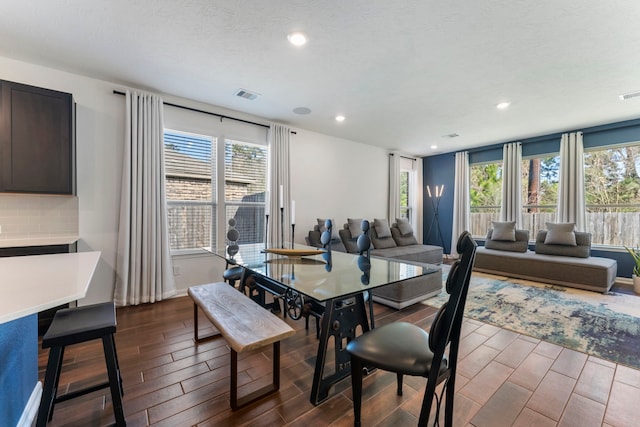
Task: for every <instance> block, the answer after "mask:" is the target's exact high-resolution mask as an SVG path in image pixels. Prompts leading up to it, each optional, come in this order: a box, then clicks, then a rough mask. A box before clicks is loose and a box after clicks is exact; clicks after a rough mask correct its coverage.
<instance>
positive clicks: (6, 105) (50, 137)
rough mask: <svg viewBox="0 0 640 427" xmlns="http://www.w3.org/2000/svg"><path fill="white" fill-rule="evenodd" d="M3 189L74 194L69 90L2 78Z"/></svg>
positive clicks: (0, 152)
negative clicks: (52, 88) (63, 90)
mask: <svg viewBox="0 0 640 427" xmlns="http://www.w3.org/2000/svg"><path fill="white" fill-rule="evenodd" d="M0 92H1V93H0V96H1V99H0V103H1V108H0V111H1V113H0V115H1V116H2V118H1V119H0V165H1V166H2V176H1V177H0V191H15V192H29V193H56V194H72V191H73V188H72V179H73V174H72V166H73V165H72V155H73V128H72V118H73V111H72V108H73V101H72V97H71V95H70V94H68V93H63V92H57V91H53V90H48V89H42V88H38V87H33V86H28V85H23V84H19V83H13V82H6V81H3V82H1V86H0Z"/></svg>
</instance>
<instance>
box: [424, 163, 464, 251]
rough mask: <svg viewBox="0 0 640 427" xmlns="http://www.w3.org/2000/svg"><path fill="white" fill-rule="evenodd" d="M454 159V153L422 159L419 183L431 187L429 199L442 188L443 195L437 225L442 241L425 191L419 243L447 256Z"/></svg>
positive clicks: (450, 226) (450, 222)
mask: <svg viewBox="0 0 640 427" xmlns="http://www.w3.org/2000/svg"><path fill="white" fill-rule="evenodd" d="M455 159H456V158H455V155H454V154H453V153H448V154H442V155H439V156H432V157H425V158H424V159H423V163H422V183H423V185H424V186H425V189H426V186H427V185H429V186H430V187H431V192H432V195H433V196H435V190H434V188H435V187H436V186H438V187H440V186H441V185H444V192H443V194H442V198H441V199H440V204H439V205H438V222H439V224H440V231H442V238H440V234H439V231H438V229H437V226H438V222H434V218H435V209H434V203H435V202H436V200H435V198H429V196H428V195H427V193H426V190H424V191H425V194H424V199H423V206H422V208H423V215H424V220H423V221H424V222H423V224H422V233H423V236H422V241H423V242H424V243H425V244H427V245H436V246H442V247H443V251H444V253H446V254H449V253H451V232H452V230H453V188H454V184H455V170H456V164H455Z"/></svg>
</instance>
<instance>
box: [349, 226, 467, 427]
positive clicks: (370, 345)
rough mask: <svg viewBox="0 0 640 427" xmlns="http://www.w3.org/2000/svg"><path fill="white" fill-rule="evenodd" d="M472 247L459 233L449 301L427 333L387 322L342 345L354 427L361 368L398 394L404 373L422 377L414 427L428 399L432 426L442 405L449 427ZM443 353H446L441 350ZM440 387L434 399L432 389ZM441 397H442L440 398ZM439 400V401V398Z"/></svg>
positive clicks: (423, 421)
mask: <svg viewBox="0 0 640 427" xmlns="http://www.w3.org/2000/svg"><path fill="white" fill-rule="evenodd" d="M476 248H477V244H476V242H475V240H473V238H472V237H471V235H470V234H469V233H468V232H467V231H465V232H463V233H462V234H461V235H460V237H459V239H458V242H457V250H458V253H459V254H460V255H461V259H460V260H459V261H456V263H455V264H453V265H452V266H451V270H450V271H449V275H448V277H447V282H446V286H445V288H446V291H447V293H449V294H450V296H449V300H448V301H447V302H445V303H444V305H443V306H442V307H441V308H440V310H438V312H437V313H436V316H435V318H434V320H433V323H432V324H431V328H430V330H429V332H428V333H427V332H426V331H425V330H424V329H422V328H420V327H419V326H417V325H414V324H411V323H407V322H393V323H389V324H387V325H384V326H382V327H379V328H376V329H372V330H371V331H369V332H366V333H364V334H362V335H360V336H358V337H357V338H355V339H353V340H351V341H350V342H349V343H348V344H347V352H348V353H349V355H350V356H351V383H352V391H353V411H354V425H355V426H360V425H361V404H362V376H363V368H365V367H366V369H371V368H378V369H381V370H384V371H389V372H395V373H396V374H397V380H398V388H397V394H398V395H399V396H402V380H403V376H404V375H412V376H423V377H426V378H427V385H426V388H425V393H424V398H423V400H422V408H421V410H420V418H419V420H418V425H419V426H426V425H427V423H428V421H429V416H430V414H431V406H432V403H433V399H434V397H435V400H436V411H435V419H434V423H433V425H434V426H435V425H439V415H440V407H441V405H442V403H445V415H444V421H445V426H447V427H452V426H453V399H454V395H455V377H456V366H457V358H458V348H459V344H460V330H461V327H462V320H463V313H464V306H465V302H466V299H467V291H468V289H469V280H470V279H471V269H472V267H473V261H474V259H475V253H476ZM447 348H448V349H449V351H448V355H447V354H445V350H446V349H447ZM441 383H444V387H443V389H442V392H441V393H440V395H439V396H438V395H437V394H436V393H435V391H436V387H437V386H438V385H439V384H441ZM445 393H446V394H445ZM443 398H444V400H443Z"/></svg>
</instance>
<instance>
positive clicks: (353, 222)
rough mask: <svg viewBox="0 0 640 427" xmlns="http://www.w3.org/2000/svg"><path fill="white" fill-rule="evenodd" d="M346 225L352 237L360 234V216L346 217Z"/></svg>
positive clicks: (354, 237) (355, 237)
mask: <svg viewBox="0 0 640 427" xmlns="http://www.w3.org/2000/svg"><path fill="white" fill-rule="evenodd" d="M347 226H348V228H349V233H351V238H352V239H357V238H358V236H359V235H361V234H362V218H347Z"/></svg>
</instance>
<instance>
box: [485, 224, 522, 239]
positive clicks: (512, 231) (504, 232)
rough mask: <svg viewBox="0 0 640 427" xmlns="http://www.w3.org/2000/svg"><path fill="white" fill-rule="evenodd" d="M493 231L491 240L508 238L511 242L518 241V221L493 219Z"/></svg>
mask: <svg viewBox="0 0 640 427" xmlns="http://www.w3.org/2000/svg"><path fill="white" fill-rule="evenodd" d="M491 227H492V228H493V232H492V233H491V240H506V241H509V242H515V241H516V222H515V221H506V222H500V221H491Z"/></svg>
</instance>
